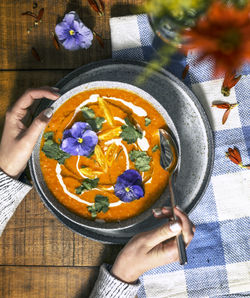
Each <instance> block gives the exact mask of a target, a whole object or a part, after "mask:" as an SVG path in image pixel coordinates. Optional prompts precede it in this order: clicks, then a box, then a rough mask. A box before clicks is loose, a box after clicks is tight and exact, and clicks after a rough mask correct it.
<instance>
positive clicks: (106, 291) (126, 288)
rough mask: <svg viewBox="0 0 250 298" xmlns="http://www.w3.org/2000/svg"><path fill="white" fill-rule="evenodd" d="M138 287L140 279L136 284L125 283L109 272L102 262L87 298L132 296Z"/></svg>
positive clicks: (128, 297)
mask: <svg viewBox="0 0 250 298" xmlns="http://www.w3.org/2000/svg"><path fill="white" fill-rule="evenodd" d="M125 270H126V269H125ZM139 287H140V281H138V282H137V283H136V284H127V283H125V282H122V281H120V280H118V279H116V278H115V277H114V276H112V275H111V274H110V273H109V270H108V266H107V265H105V264H104V265H102V266H101V268H100V272H99V276H98V278H97V281H96V283H95V286H94V289H93V290H92V293H91V295H90V297H89V298H134V297H135V296H136V294H137V291H138V289H139Z"/></svg>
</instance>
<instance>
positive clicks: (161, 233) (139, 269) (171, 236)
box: [111, 207, 195, 283]
mask: <svg viewBox="0 0 250 298" xmlns="http://www.w3.org/2000/svg"><path fill="white" fill-rule="evenodd" d="M174 213H175V215H176V216H177V217H178V221H172V216H173V214H172V209H171V208H170V209H168V208H167V207H164V208H162V210H161V214H159V215H158V214H156V213H155V212H154V216H155V217H157V218H164V217H166V218H169V219H171V220H170V221H169V222H166V223H165V224H164V225H162V226H160V227H159V228H156V229H154V230H152V231H149V232H143V233H140V234H138V235H136V236H134V237H133V238H132V239H131V240H130V241H129V242H128V243H127V245H126V246H125V247H124V248H123V250H122V251H121V252H120V254H119V255H118V257H117V258H116V260H115V263H114V265H113V267H112V270H111V274H112V275H113V276H114V277H116V278H117V279H119V280H122V281H123V282H126V283H134V282H136V281H137V279H138V278H139V277H140V275H142V274H143V273H144V272H145V271H147V270H150V269H152V268H155V267H158V266H161V265H164V264H169V263H172V262H176V261H177V260H178V249H177V243H176V239H175V236H176V235H178V234H179V233H180V232H182V235H183V238H184V242H185V244H186V246H188V245H189V243H190V242H191V240H192V238H193V236H194V232H195V227H194V225H193V223H192V222H191V221H190V219H189V218H188V216H187V215H186V214H185V213H184V212H183V211H181V210H180V209H178V208H174Z"/></svg>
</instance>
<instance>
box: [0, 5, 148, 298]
mask: <svg viewBox="0 0 250 298" xmlns="http://www.w3.org/2000/svg"><path fill="white" fill-rule="evenodd" d="M34 2H37V4H38V7H37V8H35V9H33V8H32V6H33V1H19V0H12V1H7V0H4V1H1V2H0V28H1V31H0V44H1V54H0V65H1V72H0V90H1V98H0V131H2V127H3V122H4V115H5V112H6V110H7V107H8V106H9V105H10V104H12V103H13V102H15V101H16V100H17V98H18V97H19V96H20V95H21V94H22V93H23V92H24V91H25V89H26V88H28V87H39V86H42V85H50V86H54V85H55V84H56V82H57V81H58V80H59V79H61V78H62V77H63V76H65V75H66V74H67V73H69V72H70V71H71V70H73V69H75V68H77V67H79V66H81V65H83V64H86V63H89V62H92V61H97V60H101V59H105V58H110V57H111V43H110V29H109V18H110V17H111V16H112V17H113V16H122V15H129V14H134V13H136V10H135V8H136V5H141V4H142V3H143V0H106V1H105V2H106V8H105V15H104V16H98V15H97V14H96V13H95V12H94V11H93V10H92V9H91V8H90V6H89V4H88V2H87V1H86V0H82V1H80V0H60V1H59V0H53V1H50V0H39V1H38V0H37V1H34ZM42 7H44V8H45V11H44V17H43V19H42V23H40V24H39V25H38V27H36V28H34V29H33V30H32V31H31V32H30V34H28V33H27V29H28V28H29V27H30V26H31V25H32V24H33V22H34V19H33V18H32V17H30V16H21V13H22V12H25V11H28V10H31V11H32V10H33V11H35V12H38V11H39V9H40V8H42ZM72 10H75V11H76V12H77V13H78V14H79V16H80V18H81V19H82V20H83V21H84V23H85V24H86V25H87V26H88V27H89V28H91V29H94V30H95V31H96V32H97V33H98V34H100V35H101V36H102V38H103V39H104V44H105V45H104V49H103V48H102V47H100V45H99V44H98V42H97V41H96V40H95V41H94V42H93V45H92V46H91V47H90V49H88V50H81V51H77V52H70V51H66V50H64V49H63V48H61V50H59V51H58V50H57V49H56V48H55V47H54V46H53V42H52V33H51V32H52V31H53V30H54V28H55V25H56V23H58V22H59V21H60V20H61V19H62V17H63V16H64V14H65V13H66V12H69V11H72ZM32 47H35V48H36V50H37V51H38V52H39V55H40V56H41V58H42V62H38V61H37V60H35V59H34V57H33V56H32V54H31V48H32ZM120 249H121V246H115V245H104V244H101V243H97V242H95V241H92V240H89V239H85V238H83V237H81V236H79V235H78V234H75V233H73V232H72V231H70V230H69V229H67V228H66V227H64V226H63V225H62V224H61V223H60V222H59V221H58V220H57V219H56V218H55V217H54V216H53V215H52V214H51V213H50V212H49V211H48V210H47V208H46V207H45V206H44V205H43V203H42V201H41V199H40V197H39V196H38V194H37V193H36V191H35V190H32V191H31V192H30V193H29V194H28V195H27V196H26V198H25V199H24V200H23V201H22V203H21V204H20V206H19V207H18V208H17V210H16V213H15V215H14V216H13V217H12V219H11V220H10V221H9V223H8V225H7V228H6V229H5V231H4V233H3V235H2V237H0V264H1V267H0V297H11V298H14V297H39V298H40V297H46V298H48V297H88V295H89V293H90V291H91V289H92V287H93V284H94V282H95V280H96V277H97V274H98V270H99V266H100V265H101V264H102V263H103V262H108V263H112V262H113V261H114V259H115V257H116V255H117V253H118V252H119V250H120Z"/></svg>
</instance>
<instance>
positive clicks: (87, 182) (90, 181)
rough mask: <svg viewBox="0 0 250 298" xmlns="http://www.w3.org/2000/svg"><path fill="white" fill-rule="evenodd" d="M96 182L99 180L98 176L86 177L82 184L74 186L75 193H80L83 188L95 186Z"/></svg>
mask: <svg viewBox="0 0 250 298" xmlns="http://www.w3.org/2000/svg"><path fill="white" fill-rule="evenodd" d="M98 182H99V178H95V179H89V178H86V179H85V180H83V182H82V184H81V185H80V186H79V187H77V188H76V193H77V194H78V195H81V194H82V193H83V192H84V190H90V189H93V188H95V187H96V186H97V184H98Z"/></svg>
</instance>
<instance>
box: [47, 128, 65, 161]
mask: <svg viewBox="0 0 250 298" xmlns="http://www.w3.org/2000/svg"><path fill="white" fill-rule="evenodd" d="M53 135H54V133H53V132H52V131H48V132H46V133H45V134H44V135H43V136H44V138H45V142H44V145H43V148H42V151H43V152H44V153H45V155H46V156H47V157H48V158H51V159H55V160H57V161H58V162H59V164H64V162H65V160H66V159H67V158H69V157H70V154H68V153H66V152H64V151H63V150H61V149H60V146H59V144H57V143H56V142H54V141H53Z"/></svg>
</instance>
